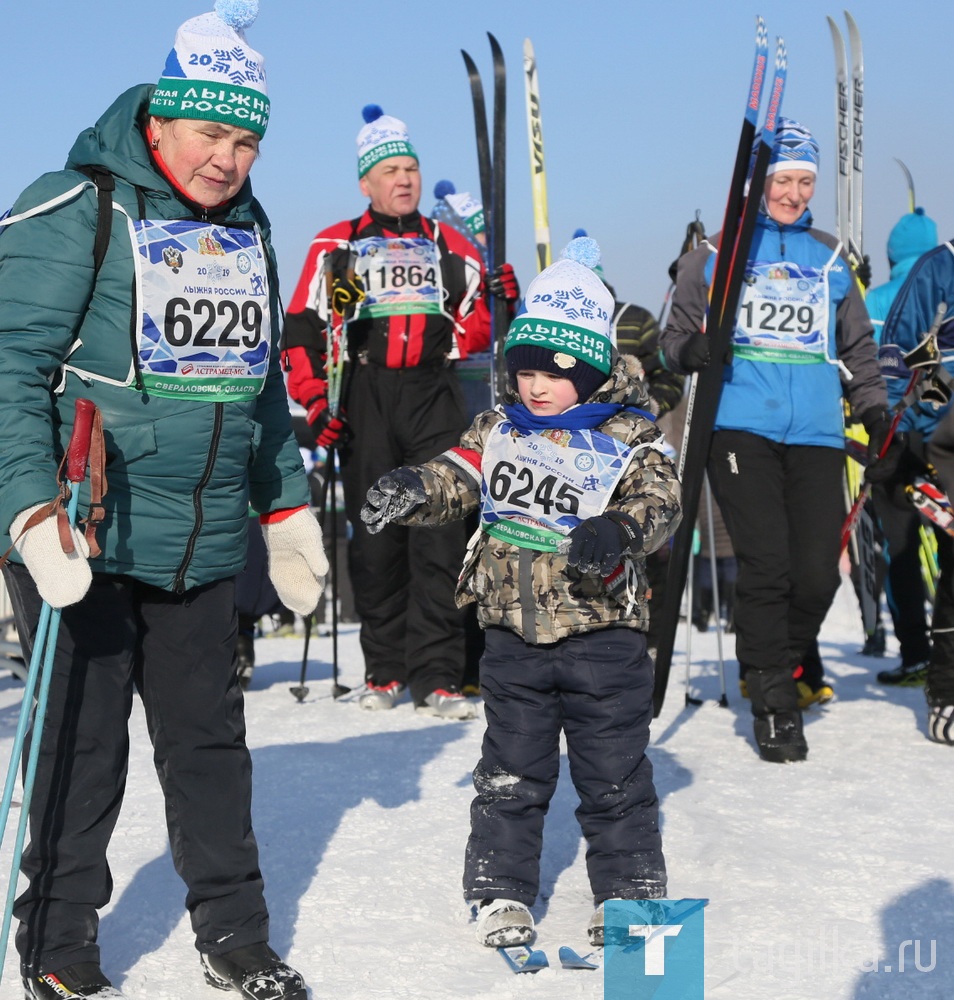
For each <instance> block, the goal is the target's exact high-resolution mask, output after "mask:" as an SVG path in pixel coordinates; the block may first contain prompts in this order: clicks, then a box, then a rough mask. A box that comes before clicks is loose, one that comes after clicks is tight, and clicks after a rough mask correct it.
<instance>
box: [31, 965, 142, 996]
mask: <svg viewBox="0 0 954 1000" xmlns="http://www.w3.org/2000/svg"><path fill="white" fill-rule="evenodd" d="M23 989H24V991H25V993H26V1000H125V994H123V993H120V992H119V990H117V989H116V987H115V986H113V984H112V983H111V982H110V981H109V980H108V979H107V978H106V977H105V976H104V975H103V970H102V969H101V968H100V967H99V963H98V962H78V963H77V964H76V965H67V966H66V967H65V968H62V969H59V970H58V971H57V972H48V973H46V974H45V975H42V976H24V977H23Z"/></svg>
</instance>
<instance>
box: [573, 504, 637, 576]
mask: <svg viewBox="0 0 954 1000" xmlns="http://www.w3.org/2000/svg"><path fill="white" fill-rule="evenodd" d="M569 539H570V551H569V552H568V554H567V557H566V561H567V563H568V564H569V565H570V566H576V568H577V569H579V571H580V572H581V573H592V574H599V575H600V576H609V574H610V573H612V572H613V570H614V569H616V567H617V566H618V565H619V564H620V563H621V562H622V560H623V556H624V555H627V554H632V553H635V552H639V550H640V549H642V547H643V531H642V528H640V526H639V525H638V524H637V523H636V520H635V519H634V518H632V517H630V516H629V515H628V514H623V513H621V512H620V511H611V512H610V513H608V514H601V515H600V516H599V517H588V518H587V519H586V520H585V521H583V523H582V524H578V525H577V526H576V527H575V528H574V529H573V530H572V531H571V532H570V534H569Z"/></svg>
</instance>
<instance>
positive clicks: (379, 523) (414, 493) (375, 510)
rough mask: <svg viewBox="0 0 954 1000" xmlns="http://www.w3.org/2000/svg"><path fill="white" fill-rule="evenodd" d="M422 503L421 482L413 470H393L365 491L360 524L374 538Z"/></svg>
mask: <svg viewBox="0 0 954 1000" xmlns="http://www.w3.org/2000/svg"><path fill="white" fill-rule="evenodd" d="M425 500H427V491H426V490H425V489H424V480H423V479H421V477H420V476H419V475H418V474H417V473H416V472H415V471H414V470H413V469H407V468H404V467H402V468H400V469H394V470H393V471H392V472H388V473H387V474H386V475H383V476H382V477H381V478H380V479H379V480H378V481H377V482H376V483H375V484H374V485H373V486H372V487H371V489H369V490H368V496H367V500H366V502H365V504H364V506H363V507H362V508H361V520H362V521H364V523H365V524H366V525H367V526H368V531H369V532H370V533H371V534H372V535H376V534H377V533H378V532H379V531H382V530H383V529H384V526H385V525H386V524H388V523H389V522H391V521H394V520H397V518H399V517H404V516H405V515H406V514H410V513H411V512H412V511H415V510H417V508H418V507H420V506H421V504H422V503H424V501H425Z"/></svg>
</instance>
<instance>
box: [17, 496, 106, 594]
mask: <svg viewBox="0 0 954 1000" xmlns="http://www.w3.org/2000/svg"><path fill="white" fill-rule="evenodd" d="M45 506H46V504H45V503H38V504H35V505H34V506H33V507H27V509H26V510H21V511H20V513H19V514H17V516H16V517H15V518H14V519H13V524H11V525H10V537H11V538H12V539H14V545H15V546H16V550H17V552H19V553H20V558H21V559H22V560H23V563H24V565H25V566H26V568H27V569H28V570H29V571H30V576H32V577H33V582H34V583H35V584H36V589H37V590H38V591H39V592H40V597H42V598H43V600H44V601H46V603H47V604H49V605H50V607H51V608H65V607H66V606H67V605H68V604H76V602H77V601H81V600H82V599H83V597H84V596H85V594H86V591H87V590H89V585H90V584H91V583H92V582H93V571H92V570H91V569H90V568H89V563H88V562H87V559H88V558H89V546H88V545H87V544H86V539H85V538H84V537H83V535H82V533H81V532H79V531H77V529H76V528H75V527H73V526H72V525H71V526H70V534H71V535H72V536H73V546H74V551H73V552H69V553H67V552H64V551H63V546H62V545H61V544H60V533H59V530H58V529H57V526H56V517H47V518H44V520H42V521H40V523H39V524H35V525H34V526H33V527H32V528H30V529H29V530H28V531H27V532H26V533H25V534H24V535H23V537H22V538H20V537H18V536H19V535H20V532H21V531H23V526H24V525H25V524H26V523H27V521H29V519H30V517H31V516H32V515H33V514H35V513H36V512H37V511H38V510H41V509H42V508H43V507H45Z"/></svg>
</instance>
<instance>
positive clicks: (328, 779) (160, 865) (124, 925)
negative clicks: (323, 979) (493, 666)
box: [99, 723, 464, 980]
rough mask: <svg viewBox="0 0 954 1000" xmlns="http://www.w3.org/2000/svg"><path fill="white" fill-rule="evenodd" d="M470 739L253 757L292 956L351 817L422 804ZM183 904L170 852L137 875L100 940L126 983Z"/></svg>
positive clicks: (445, 732) (366, 741) (427, 735)
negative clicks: (425, 790) (441, 764)
mask: <svg viewBox="0 0 954 1000" xmlns="http://www.w3.org/2000/svg"><path fill="white" fill-rule="evenodd" d="M463 735H464V727H462V726H459V725H449V724H446V723H440V724H435V725H431V726H428V727H427V728H419V729H413V730H409V731H405V732H382V733H373V734H368V733H365V734H361V735H357V736H353V737H346V738H344V739H341V740H338V741H337V742H332V743H319V742H315V743H296V744H285V745H278V746H269V747H263V748H260V749H257V750H255V751H253V754H252V759H253V764H254V775H255V776H254V802H253V810H254V825H255V833H256V837H257V838H258V843H259V849H260V851H261V856H262V869H263V873H264V875H265V886H266V888H265V893H266V899H267V901H268V905H269V912H270V943H271V945H272V947H273V948H274V949H275V950H276V951H277V952H278V953H279V954H287V953H288V952H289V950H290V949H291V945H292V940H293V936H294V928H295V925H296V922H297V920H298V917H299V908H300V905H301V900H302V898H303V896H304V895H305V893H306V892H307V891H308V889H309V886H310V885H311V883H312V880H313V879H314V876H315V872H316V870H317V868H318V866H319V865H320V864H321V862H322V859H323V857H324V855H325V852H326V850H327V847H328V844H329V842H330V841H331V839H332V837H333V836H334V834H335V831H336V830H337V829H338V826H339V824H340V823H341V821H342V819H343V817H344V816H345V815H346V813H348V811H349V810H351V809H353V808H355V807H357V806H359V805H360V804H361V803H362V802H364V801H365V800H373V801H374V802H376V803H377V804H378V805H379V806H381V807H382V808H383V809H388V810H390V809H399V808H400V807H401V806H404V805H405V804H407V803H410V802H414V801H416V800H418V799H419V798H420V797H421V774H422V770H423V769H424V767H425V766H426V765H427V764H428V763H429V762H430V761H432V760H433V759H434V758H435V757H437V756H438V755H439V754H440V753H441V751H442V750H443V749H444V747H445V746H446V745H447V744H448V743H451V742H453V741H454V740H457V739H459V738H461V736H463ZM157 821H158V817H157ZM184 898H185V886H184V885H183V884H182V882H181V881H180V880H179V878H178V876H177V875H176V874H175V872H174V870H173V866H172V859H171V857H170V854H169V852H168V851H166V852H164V853H163V855H162V856H161V857H158V858H156V859H154V860H153V861H151V862H149V863H148V864H146V865H144V866H143V867H142V868H140V869H139V871H137V872H136V874H135V876H134V877H133V878H132V880H131V881H130V883H129V884H128V885H127V886H126V888H125V890H124V891H123V893H122V896H121V897H120V898H119V899H118V900H117V901H116V905H115V906H114V907H113V909H112V910H111V911H110V912H109V913H108V914H107V915H106V916H105V917H104V918H103V919H102V923H101V929H100V934H99V939H100V940H101V941H102V942H106V944H105V947H106V948H108V949H109V952H110V955H111V959H110V968H111V969H112V971H113V972H114V973H116V974H117V975H118V976H119V978H120V980H121V979H122V976H123V974H125V973H127V972H128V971H129V970H130V969H131V968H133V967H134V966H135V965H136V963H137V962H138V961H139V960H140V958H142V957H143V956H144V955H147V954H149V953H151V952H153V951H156V950H157V949H159V948H161V947H162V945H163V944H164V943H165V941H166V940H167V938H168V937H169V936H170V935H171V934H172V932H173V931H174V929H175V928H176V927H177V925H178V924H179V922H180V920H182V918H183V913H184Z"/></svg>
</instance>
